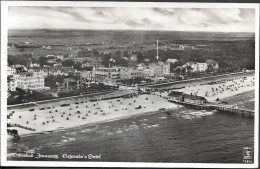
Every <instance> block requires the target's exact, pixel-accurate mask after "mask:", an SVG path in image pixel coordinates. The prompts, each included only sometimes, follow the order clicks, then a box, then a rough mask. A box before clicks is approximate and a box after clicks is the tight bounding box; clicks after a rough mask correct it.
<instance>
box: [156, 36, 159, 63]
mask: <svg viewBox="0 0 260 169" xmlns="http://www.w3.org/2000/svg"><path fill="white" fill-rule="evenodd" d="M156 59H157V61H158V59H159V55H158V39H157V55H156Z"/></svg>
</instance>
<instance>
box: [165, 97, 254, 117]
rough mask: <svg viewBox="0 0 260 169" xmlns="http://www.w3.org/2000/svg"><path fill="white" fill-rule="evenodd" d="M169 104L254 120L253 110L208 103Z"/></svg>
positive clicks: (175, 101)
mask: <svg viewBox="0 0 260 169" xmlns="http://www.w3.org/2000/svg"><path fill="white" fill-rule="evenodd" d="M169 102H173V103H176V104H180V105H183V106H185V107H187V108H191V109H197V110H208V111H213V110H215V111H217V112H223V113H229V114H235V115H240V116H243V117H249V118H254V116H255V111H254V110H249V109H242V108H234V107H232V106H228V105H215V104H210V103H205V104H196V103H191V102H181V101H177V100H169Z"/></svg>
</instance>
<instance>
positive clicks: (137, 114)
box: [7, 105, 185, 140]
mask: <svg viewBox="0 0 260 169" xmlns="http://www.w3.org/2000/svg"><path fill="white" fill-rule="evenodd" d="M183 108H185V107H184V106H181V105H179V106H178V107H175V108H170V109H165V110H154V111H148V112H143V113H136V114H130V115H126V116H121V117H118V118H112V119H104V120H101V121H96V122H91V123H87V124H80V125H78V126H73V127H67V128H58V129H54V130H52V131H42V132H37V133H27V134H21V135H19V136H20V137H30V136H35V135H42V134H50V133H55V132H59V131H66V130H71V129H77V128H82V127H91V126H94V125H99V124H104V123H108V122H114V121H118V120H124V119H129V118H135V117H141V116H146V115H153V114H156V113H167V112H168V111H176V110H182V109H183ZM12 139H14V137H7V140H12Z"/></svg>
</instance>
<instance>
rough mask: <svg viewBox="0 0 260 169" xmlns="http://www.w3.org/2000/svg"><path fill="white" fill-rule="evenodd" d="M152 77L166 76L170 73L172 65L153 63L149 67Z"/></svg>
mask: <svg viewBox="0 0 260 169" xmlns="http://www.w3.org/2000/svg"><path fill="white" fill-rule="evenodd" d="M149 70H150V73H149V75H150V76H151V77H156V76H165V75H167V74H169V73H170V63H164V62H160V61H159V62H158V63H151V64H150V65H149Z"/></svg>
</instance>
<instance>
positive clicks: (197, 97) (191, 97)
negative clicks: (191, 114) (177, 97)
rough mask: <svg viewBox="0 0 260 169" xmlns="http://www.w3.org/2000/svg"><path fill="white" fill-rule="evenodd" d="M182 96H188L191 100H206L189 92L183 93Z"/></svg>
mask: <svg viewBox="0 0 260 169" xmlns="http://www.w3.org/2000/svg"><path fill="white" fill-rule="evenodd" d="M184 98H189V99H191V100H207V99H206V98H205V97H202V96H196V95H190V94H184Z"/></svg>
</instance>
